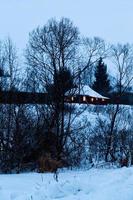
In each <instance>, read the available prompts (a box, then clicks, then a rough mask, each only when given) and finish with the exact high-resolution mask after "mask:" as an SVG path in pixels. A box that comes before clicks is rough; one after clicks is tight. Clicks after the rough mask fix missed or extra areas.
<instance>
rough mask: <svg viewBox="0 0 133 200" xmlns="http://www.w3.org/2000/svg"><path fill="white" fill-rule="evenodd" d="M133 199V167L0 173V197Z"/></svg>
mask: <svg viewBox="0 0 133 200" xmlns="http://www.w3.org/2000/svg"><path fill="white" fill-rule="evenodd" d="M59 199H60V200H133V167H131V168H122V169H91V170H89V171H66V172H62V173H60V175H59V181H58V182H56V181H55V180H54V179H53V174H37V173H27V174H19V175H0V200H59Z"/></svg>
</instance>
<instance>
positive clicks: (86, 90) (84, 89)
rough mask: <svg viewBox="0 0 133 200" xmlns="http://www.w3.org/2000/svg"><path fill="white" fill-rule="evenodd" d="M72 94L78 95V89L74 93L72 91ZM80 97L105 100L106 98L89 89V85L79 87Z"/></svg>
mask: <svg viewBox="0 0 133 200" xmlns="http://www.w3.org/2000/svg"><path fill="white" fill-rule="evenodd" d="M72 92H73V91H72ZM74 94H79V89H78V88H77V90H76V91H75V90H74ZM80 95H88V96H91V97H96V98H107V97H104V96H102V95H100V94H99V93H97V92H95V91H94V90H93V89H91V88H90V86H89V85H83V86H82V87H81V89H80ZM107 99H108V98H107Z"/></svg>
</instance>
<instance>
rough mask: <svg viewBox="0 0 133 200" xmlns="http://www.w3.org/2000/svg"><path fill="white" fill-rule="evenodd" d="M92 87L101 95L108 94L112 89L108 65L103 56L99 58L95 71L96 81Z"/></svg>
mask: <svg viewBox="0 0 133 200" xmlns="http://www.w3.org/2000/svg"><path fill="white" fill-rule="evenodd" d="M92 88H93V89H94V90H95V91H96V92H98V93H100V94H101V95H104V96H107V95H108V93H109V91H110V90H111V86H110V80H109V77H108V73H107V65H105V64H104V62H103V60H102V58H100V59H99V61H98V64H97V66H96V71H95V81H94V83H93V86H92Z"/></svg>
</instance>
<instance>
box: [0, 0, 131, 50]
mask: <svg viewBox="0 0 133 200" xmlns="http://www.w3.org/2000/svg"><path fill="white" fill-rule="evenodd" d="M63 16H64V17H68V18H70V19H71V20H72V21H73V22H74V24H75V25H76V26H78V27H79V30H80V32H81V34H82V35H84V36H88V37H93V36H99V37H101V38H103V39H105V40H106V41H109V42H112V43H116V42H123V43H126V42H130V43H133V0H0V39H4V38H6V37H7V36H10V37H11V38H12V39H13V41H14V42H15V43H16V46H17V47H18V48H20V49H23V48H24V47H25V45H26V43H27V41H28V34H29V32H30V31H32V30H33V29H34V28H36V27H37V26H38V25H43V24H45V23H46V22H47V20H48V19H50V18H53V17H56V18H57V19H60V18H61V17H63Z"/></svg>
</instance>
